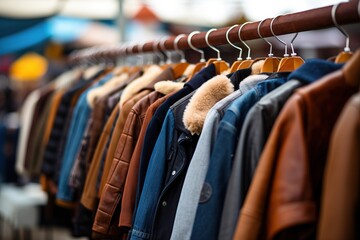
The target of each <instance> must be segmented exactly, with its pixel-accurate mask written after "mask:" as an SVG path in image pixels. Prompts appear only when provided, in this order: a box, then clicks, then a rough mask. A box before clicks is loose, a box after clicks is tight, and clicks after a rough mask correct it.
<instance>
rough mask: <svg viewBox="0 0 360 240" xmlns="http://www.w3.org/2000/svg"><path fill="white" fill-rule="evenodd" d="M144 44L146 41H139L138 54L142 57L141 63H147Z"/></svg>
mask: <svg viewBox="0 0 360 240" xmlns="http://www.w3.org/2000/svg"><path fill="white" fill-rule="evenodd" d="M144 45H145V42H140V43H138V55H137V56H138V57H139V58H140V64H141V65H144V64H145V55H144Z"/></svg>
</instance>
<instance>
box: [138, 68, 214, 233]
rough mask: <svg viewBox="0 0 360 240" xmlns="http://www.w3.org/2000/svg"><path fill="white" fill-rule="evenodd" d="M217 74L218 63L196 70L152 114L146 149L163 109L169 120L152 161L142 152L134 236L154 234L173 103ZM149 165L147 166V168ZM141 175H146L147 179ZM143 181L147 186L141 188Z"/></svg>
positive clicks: (170, 129) (152, 138) (157, 143)
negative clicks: (191, 77)
mask: <svg viewBox="0 0 360 240" xmlns="http://www.w3.org/2000/svg"><path fill="white" fill-rule="evenodd" d="M215 75H216V72H215V67H214V65H210V66H209V67H207V68H205V69H203V70H202V71H200V72H199V73H198V74H196V75H195V76H194V78H193V79H192V80H190V81H189V82H188V83H187V84H185V86H184V88H183V89H182V90H180V91H179V92H177V93H176V94H174V95H173V96H171V97H170V98H169V99H167V100H166V101H165V102H164V103H163V104H162V105H161V106H160V108H159V109H158V110H157V111H156V112H155V115H154V117H153V118H152V120H151V122H150V124H149V126H148V129H147V131H146V135H145V140H144V143H145V144H144V148H145V149H148V148H149V147H151V146H149V145H151V142H153V141H154V139H155V140H156V136H157V134H158V131H156V128H155V129H151V128H152V127H153V126H158V125H159V123H160V124H161V118H163V117H162V112H163V111H164V110H167V114H166V117H165V121H164V123H163V124H162V128H161V131H160V133H159V135H158V138H157V140H156V144H155V146H154V148H153V150H152V154H151V157H150V159H149V160H147V161H148V163H147V161H146V159H147V158H148V157H147V156H146V155H147V154H148V153H146V152H144V149H143V152H142V156H141V163H140V172H139V184H140V189H138V196H137V197H139V202H138V206H137V209H136V215H135V218H134V224H133V229H132V232H131V239H150V237H151V231H152V226H153V220H154V215H155V209H156V206H157V203H158V199H159V197H160V195H161V192H162V190H163V188H162V187H163V181H164V178H165V174H166V169H165V168H166V160H167V159H168V154H169V152H170V147H171V145H172V141H173V135H174V130H175V118H174V112H173V109H170V110H169V107H170V106H171V105H172V104H173V103H175V102H176V101H178V100H180V99H181V98H182V97H185V96H186V95H187V94H189V93H191V92H192V91H193V90H195V89H197V88H199V87H200V86H201V85H202V84H203V83H204V82H206V81H207V80H209V79H211V78H212V77H213V76H215ZM147 138H148V139H149V142H148V141H147V140H146V139H147ZM145 151H146V150H145ZM143 157H144V158H143ZM145 165H146V166H147V168H145ZM145 169H146V171H145ZM145 173H146V174H145ZM141 178H144V180H142V179H141ZM142 182H143V186H142V188H141V184H142ZM140 191H141V194H140Z"/></svg>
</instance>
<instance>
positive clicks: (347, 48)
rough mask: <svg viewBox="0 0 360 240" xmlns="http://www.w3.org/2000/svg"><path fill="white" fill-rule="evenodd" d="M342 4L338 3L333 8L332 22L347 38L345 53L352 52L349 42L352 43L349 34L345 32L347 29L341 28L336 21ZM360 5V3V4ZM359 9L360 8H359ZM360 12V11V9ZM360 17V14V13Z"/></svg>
mask: <svg viewBox="0 0 360 240" xmlns="http://www.w3.org/2000/svg"><path fill="white" fill-rule="evenodd" d="M340 4H341V3H338V4H335V5H333V7H332V8H331V18H332V21H333V23H334V25H335V26H336V28H337V29H339V31H340V32H341V33H342V34H343V35H344V36H345V37H346V44H345V48H344V51H345V52H350V47H349V44H350V43H349V42H350V38H349V34H348V33H347V32H346V31H345V29H344V28H343V27H341V26H340V25H339V24H338V23H337V21H336V9H337V8H338V6H339V5H340ZM359 5H360V3H359ZM358 8H359V7H358ZM358 10H359V9H358ZM359 15H360V13H359Z"/></svg>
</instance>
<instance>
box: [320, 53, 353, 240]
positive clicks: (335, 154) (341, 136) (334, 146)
mask: <svg viewBox="0 0 360 240" xmlns="http://www.w3.org/2000/svg"><path fill="white" fill-rule="evenodd" d="M359 61H360V58H359ZM359 64H360V62H359ZM359 64H358V65H357V66H356V68H354V69H351V70H352V71H349V70H350V69H348V73H349V74H348V75H347V77H348V78H352V79H353V80H352V82H354V83H356V82H357V84H358V85H359V80H360V68H359V66H360V65H359ZM354 66H355V65H354ZM359 133H360V93H357V94H356V95H355V96H353V97H352V98H351V99H350V101H349V102H348V103H347V104H346V106H345V108H344V110H343V111H342V113H341V116H340V118H339V120H338V121H337V123H336V126H335V129H334V131H333V133H332V137H331V144H330V149H329V156H328V159H327V163H326V168H325V173H324V184H323V188H324V191H323V194H322V197H321V198H322V201H321V211H320V221H319V231H318V239H320V240H336V239H348V240H352V239H353V240H355V239H360V230H359V228H358V224H359V209H360V206H359V199H360V161H359V160H360V148H359V144H360V135H359Z"/></svg>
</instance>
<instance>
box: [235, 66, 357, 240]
mask: <svg viewBox="0 0 360 240" xmlns="http://www.w3.org/2000/svg"><path fill="white" fill-rule="evenodd" d="M351 64H352V63H351V62H349V63H348V65H351ZM344 72H346V67H345V69H342V70H339V71H337V72H334V73H332V74H329V75H327V76H325V77H323V78H322V79H320V80H318V81H317V82H315V83H314V84H311V85H309V86H307V87H304V88H301V89H299V90H297V91H296V93H295V94H294V95H293V96H292V97H291V99H290V100H289V101H288V102H287V103H286V105H285V106H284V108H283V111H282V112H281V114H280V116H279V118H278V120H277V121H276V123H275V125H274V128H273V130H272V132H271V135H270V137H269V139H268V142H267V143H266V146H265V149H264V152H263V153H262V155H261V159H260V162H259V165H258V167H257V169H256V172H255V176H254V179H253V182H252V184H251V186H250V189H249V192H248V195H247V197H246V200H245V203H244V206H243V208H242V209H241V211H240V216H239V220H238V225H237V229H236V232H235V235H234V239H247V240H252V239H314V238H315V236H316V225H317V219H318V211H319V202H320V197H321V195H320V194H321V192H322V191H321V190H322V176H323V169H324V165H325V162H326V157H327V152H328V145H329V139H330V134H331V132H332V129H333V126H334V124H335V121H336V119H337V118H338V116H339V114H340V112H341V110H342V108H343V106H344V104H345V103H346V101H347V100H348V99H349V98H350V97H351V95H352V94H354V93H355V92H356V89H357V88H356V87H353V86H351V85H350V84H349V83H348V81H347V80H348V79H347V78H346V77H345V74H344Z"/></svg>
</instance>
